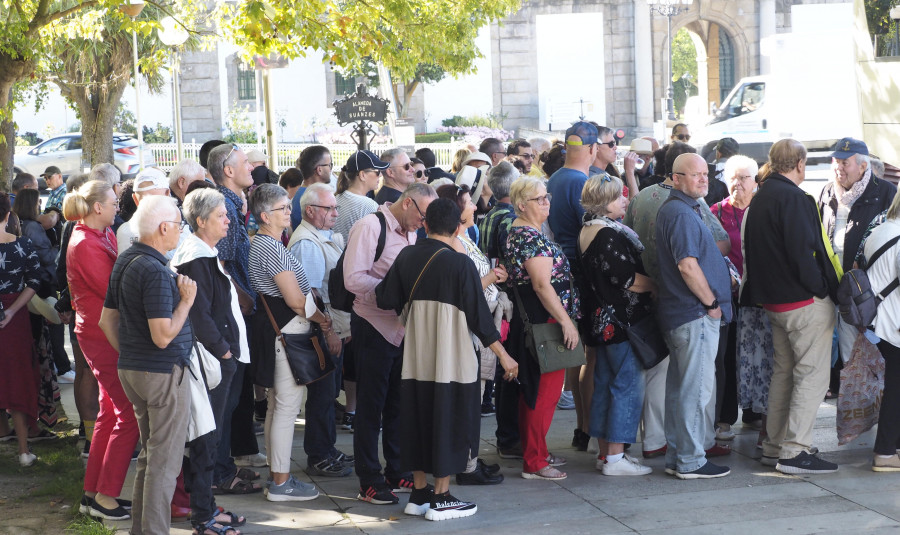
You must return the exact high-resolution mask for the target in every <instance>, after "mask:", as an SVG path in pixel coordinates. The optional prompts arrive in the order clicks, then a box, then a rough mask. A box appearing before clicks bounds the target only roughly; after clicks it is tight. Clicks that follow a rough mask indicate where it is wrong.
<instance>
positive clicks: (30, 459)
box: [18, 453, 37, 466]
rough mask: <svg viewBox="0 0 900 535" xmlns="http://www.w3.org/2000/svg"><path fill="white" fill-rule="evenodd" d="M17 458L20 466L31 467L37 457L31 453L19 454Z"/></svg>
mask: <svg viewBox="0 0 900 535" xmlns="http://www.w3.org/2000/svg"><path fill="white" fill-rule="evenodd" d="M18 457H19V464H20V465H22V466H31V465H33V464H34V461H35V459H37V455H35V454H33V453H20V454H19V456H18Z"/></svg>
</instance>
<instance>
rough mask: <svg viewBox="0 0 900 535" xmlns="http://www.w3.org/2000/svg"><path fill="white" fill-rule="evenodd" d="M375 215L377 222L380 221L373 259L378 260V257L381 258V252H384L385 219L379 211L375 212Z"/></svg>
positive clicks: (385, 237) (385, 236) (385, 238)
mask: <svg viewBox="0 0 900 535" xmlns="http://www.w3.org/2000/svg"><path fill="white" fill-rule="evenodd" d="M375 217H377V218H378V222H379V223H381V233H380V234H379V235H378V245H376V246H375V261H376V262H378V259H379V258H381V253H383V252H384V242H385V241H386V240H387V220H386V219H385V217H384V214H383V213H381V212H380V211H376V212H375Z"/></svg>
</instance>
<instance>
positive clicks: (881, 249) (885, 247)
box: [866, 234, 900, 271]
mask: <svg viewBox="0 0 900 535" xmlns="http://www.w3.org/2000/svg"><path fill="white" fill-rule="evenodd" d="M897 240H900V234H898V235H897V236H894V237H893V238H891V239H889V240H888V241H887V243H885V244H884V245H882V246H881V247H879V248H878V250H877V251H875V252H874V253H872V258H869V259H867V260H866V270H867V271H868V269H869V268H870V267H872V266H873V265H874V264H875V261H876V260H878V259H879V258H880V257H881V255H883V254H884V253H886V252H887V251H888V249H890V248H891V247H893V246H894V244H895V243H897Z"/></svg>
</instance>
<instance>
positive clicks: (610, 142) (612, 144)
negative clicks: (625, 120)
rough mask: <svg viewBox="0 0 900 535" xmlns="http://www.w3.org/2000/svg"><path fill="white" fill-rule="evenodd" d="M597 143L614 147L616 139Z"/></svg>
mask: <svg viewBox="0 0 900 535" xmlns="http://www.w3.org/2000/svg"><path fill="white" fill-rule="evenodd" d="M598 145H606V146H607V147H609V148H611V149H614V148H616V140H615V139H614V140H612V141H607V142H606V143H598Z"/></svg>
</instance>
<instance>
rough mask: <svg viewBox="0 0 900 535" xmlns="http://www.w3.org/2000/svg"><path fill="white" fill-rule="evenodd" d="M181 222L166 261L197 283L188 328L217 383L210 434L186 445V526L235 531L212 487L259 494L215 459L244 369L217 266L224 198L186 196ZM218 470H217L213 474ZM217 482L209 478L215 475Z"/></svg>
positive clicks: (230, 295)
mask: <svg viewBox="0 0 900 535" xmlns="http://www.w3.org/2000/svg"><path fill="white" fill-rule="evenodd" d="M182 211H183V213H184V219H185V221H187V223H188V224H189V225H190V227H191V229H192V230H193V231H194V232H193V234H190V235H188V236H187V237H186V238H185V239H184V241H182V243H181V245H179V247H178V250H177V251H176V252H175V255H174V257H173V258H172V267H173V268H175V270H176V271H177V272H178V273H179V274H181V275H186V276H188V277H190V278H191V279H192V280H193V281H194V282H196V283H197V297H196V298H195V299H194V306H193V307H191V313H190V318H191V324H192V325H193V329H194V334H195V336H196V337H197V341H198V342H199V343H201V344H203V347H204V348H206V350H207V351H209V353H210V354H211V355H212V356H213V357H215V358H216V359H217V360H218V361H219V366H220V368H221V372H222V379H221V381H220V382H219V385H218V386H216V387H215V388H213V389H211V390H210V391H209V401H210V406H211V407H212V412H213V417H214V419H215V422H216V430H214V431H212V432H211V433H207V434H206V435H203V436H201V437H198V438H196V439H195V440H193V441H191V442H190V448H191V456H190V470H187V471H186V472H185V476H186V479H187V480H188V485H187V486H188V487H190V489H191V493H190V497H191V522H192V524H193V525H194V528H195V529H196V531H197V533H200V534H204V533H206V532H207V531H209V532H214V531H215V530H217V529H219V530H224V526H231V527H234V526H240V525H242V524H244V521H245V520H244V518H242V517H240V516H237V515H234V514H232V513H228V512H225V513H218V514H217V511H216V501H215V498H214V497H213V493H212V489H211V487H212V485H213V484H216V485H218V486H219V487H225V488H229V489H238V488H241V489H245V490H250V491H253V490H254V489H255V490H261V488H260V487H259V486H258V485H256V484H255V483H251V481H252V480H253V479H256V478H259V474H257V473H255V472H253V471H252V470H250V469H249V468H241V469H240V470H238V469H236V467H235V466H234V465H233V464H232V463H228V462H227V461H228V459H219V454H218V450H219V440H220V436H221V433H220V430H221V429H222V428H223V427H224V426H230V425H231V414H232V413H233V412H234V407H233V406H232V407H230V409H231V410H230V411H229V407H228V403H227V401H228V398H229V390H230V389H231V388H234V387H235V386H236V385H233V384H232V379H233V378H234V374H235V371H236V370H237V363H236V361H237V360H241V361H242V362H245V363H247V364H249V362H250V359H249V347H248V345H247V332H246V327H245V326H244V321H243V318H242V316H241V308H240V305H239V304H238V297H237V291H236V290H235V289H234V285H233V284H232V283H231V277H230V276H229V275H228V273H226V272H225V269H224V268H223V267H222V264H221V263H220V262H219V260H218V251H217V250H216V244H217V243H219V240H221V239H222V238H224V237H225V236H226V235H227V234H228V225H229V224H230V221H228V216H227V215H226V210H225V197H224V196H223V195H222V194H221V193H219V192H218V191H217V190H215V189H213V188H203V189H198V190H196V191H194V192H192V193H190V194H188V195H187V197H185V199H184V204H183V206H182ZM215 469H218V470H215ZM217 471H218V472H219V475H220V477H218V478H215V480H214V475H215V473H216V472H217ZM225 531H227V530H225Z"/></svg>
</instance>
